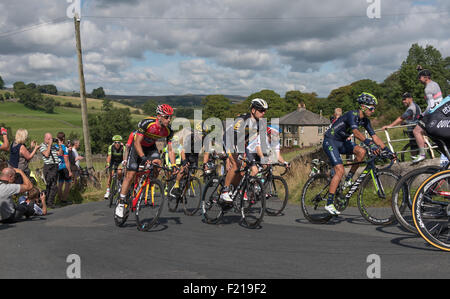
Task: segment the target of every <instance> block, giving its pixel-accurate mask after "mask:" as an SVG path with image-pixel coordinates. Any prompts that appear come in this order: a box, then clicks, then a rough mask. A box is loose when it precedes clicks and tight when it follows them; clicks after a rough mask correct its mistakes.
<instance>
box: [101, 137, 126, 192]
mask: <svg viewBox="0 0 450 299" xmlns="http://www.w3.org/2000/svg"><path fill="white" fill-rule="evenodd" d="M112 141H113V144H111V145H110V146H109V147H108V157H107V158H106V167H107V168H108V173H109V176H108V185H107V186H108V187H107V188H106V193H105V196H104V198H106V199H107V198H109V192H110V187H111V180H112V176H113V172H114V169H117V174H118V176H119V179H120V178H121V177H122V169H118V167H119V166H120V165H122V162H123V161H124V160H125V155H124V154H125V146H124V145H123V143H122V136H120V135H114V136H113V138H112Z"/></svg>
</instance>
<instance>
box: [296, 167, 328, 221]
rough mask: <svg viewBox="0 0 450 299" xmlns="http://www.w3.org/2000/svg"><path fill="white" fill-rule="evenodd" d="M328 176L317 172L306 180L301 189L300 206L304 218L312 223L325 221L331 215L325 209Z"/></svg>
mask: <svg viewBox="0 0 450 299" xmlns="http://www.w3.org/2000/svg"><path fill="white" fill-rule="evenodd" d="M329 186H330V178H329V177H328V176H327V175H326V174H324V173H319V174H316V175H315V176H313V177H311V178H309V179H308V180H307V181H306V184H305V186H304V187H303V190H302V198H301V207H302V212H303V215H304V216H305V218H306V219H307V220H308V221H309V222H311V223H314V224H322V223H327V222H328V221H329V220H330V219H331V217H332V215H331V214H330V213H328V212H327V211H326V210H325V206H326V205H327V199H328V189H329Z"/></svg>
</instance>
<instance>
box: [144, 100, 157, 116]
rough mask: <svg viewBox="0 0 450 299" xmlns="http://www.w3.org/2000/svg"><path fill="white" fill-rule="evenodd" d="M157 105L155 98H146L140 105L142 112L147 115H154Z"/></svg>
mask: <svg viewBox="0 0 450 299" xmlns="http://www.w3.org/2000/svg"><path fill="white" fill-rule="evenodd" d="M157 107H158V103H157V102H156V101H155V100H148V101H147V102H146V103H145V104H144V105H142V110H144V113H145V114H147V115H154V114H155V112H156V108H157Z"/></svg>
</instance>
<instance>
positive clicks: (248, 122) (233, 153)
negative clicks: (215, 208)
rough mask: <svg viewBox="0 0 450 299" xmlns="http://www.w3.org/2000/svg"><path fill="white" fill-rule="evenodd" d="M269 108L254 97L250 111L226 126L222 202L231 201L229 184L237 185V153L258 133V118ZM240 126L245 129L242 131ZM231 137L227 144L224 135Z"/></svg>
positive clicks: (263, 101)
mask: <svg viewBox="0 0 450 299" xmlns="http://www.w3.org/2000/svg"><path fill="white" fill-rule="evenodd" d="M268 108H269V105H268V104H267V102H266V101H265V100H263V99H260V98H256V99H253V100H252V101H251V104H250V107H249V109H250V112H249V113H247V114H244V115H241V116H238V118H237V119H236V121H235V122H234V124H233V126H231V127H229V128H227V130H226V132H225V134H224V145H225V150H226V152H227V154H228V162H227V164H228V167H227V168H228V172H227V175H226V177H225V184H224V188H223V192H222V194H221V195H220V198H221V199H222V200H223V201H224V202H232V201H233V200H232V198H231V196H230V194H229V192H230V186H231V184H233V185H234V186H237V185H238V184H239V180H240V178H241V177H240V174H237V173H236V171H237V170H238V169H239V168H240V162H239V160H238V156H239V153H240V152H241V153H244V152H245V150H246V148H247V146H248V144H249V143H251V142H253V141H254V140H255V139H256V138H257V137H258V134H259V130H260V128H259V120H260V119H262V118H263V117H264V115H265V113H266V111H267V109H268ZM242 128H244V129H245V131H243V132H242ZM227 136H229V137H231V136H232V137H233V139H234V146H233V144H227V142H226V140H227V139H226V137H227ZM241 145H244V148H243V149H241V148H240V146H241Z"/></svg>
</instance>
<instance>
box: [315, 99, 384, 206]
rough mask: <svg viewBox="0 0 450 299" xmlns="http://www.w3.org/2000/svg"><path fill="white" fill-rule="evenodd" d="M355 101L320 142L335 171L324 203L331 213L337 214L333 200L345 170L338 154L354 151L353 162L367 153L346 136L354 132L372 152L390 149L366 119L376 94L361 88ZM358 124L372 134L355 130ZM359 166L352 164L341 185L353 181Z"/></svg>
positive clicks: (373, 106) (374, 103)
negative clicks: (354, 158)
mask: <svg viewBox="0 0 450 299" xmlns="http://www.w3.org/2000/svg"><path fill="white" fill-rule="evenodd" d="M357 102H358V104H359V109H358V110H352V111H349V112H347V113H345V114H344V115H342V116H341V117H340V118H338V119H337V120H336V122H335V123H333V125H332V126H331V128H330V129H328V130H327V131H326V133H325V138H324V141H323V145H322V146H323V149H324V151H325V153H326V154H327V156H328V158H329V159H330V162H331V164H332V166H333V168H334V172H335V175H334V176H333V178H332V180H331V183H330V189H329V197H328V199H327V205H326V206H325V210H326V211H327V212H328V213H330V214H332V215H339V214H340V212H339V211H338V210H337V209H336V208H335V206H334V204H333V203H334V196H335V194H336V190H337V188H338V186H339V182H340V181H341V179H342V177H343V176H344V173H345V170H344V165H343V163H342V159H341V156H340V155H341V154H354V155H355V156H356V162H361V161H363V159H364V157H365V155H366V150H365V149H364V148H363V147H361V146H358V145H356V144H355V143H354V142H352V141H351V140H349V139H348V137H350V136H351V134H354V136H355V137H356V138H358V139H359V140H360V141H362V142H363V143H364V144H365V145H367V146H368V147H369V149H370V151H371V152H372V153H374V154H380V148H381V149H382V150H386V151H389V149H388V148H387V147H386V146H385V145H384V143H383V141H381V139H380V138H379V137H378V136H377V135H376V134H375V131H374V130H373V128H372V125H371V124H370V120H369V117H370V116H372V114H373V113H374V111H375V106H376V105H377V104H378V100H377V98H376V97H375V96H374V95H372V94H370V93H367V92H363V93H361V94H360V95H359V96H358V98H357ZM359 127H363V128H364V129H366V131H367V132H368V133H369V135H370V136H371V138H366V137H365V136H364V134H362V133H361V132H360V131H359V130H358V128H359ZM389 152H390V151H389ZM358 167H359V165H353V166H352V168H351V169H350V172H349V173H348V175H347V177H346V179H345V183H344V186H350V185H351V184H352V181H351V180H352V178H353V176H354V174H355V172H356V170H357V169H358Z"/></svg>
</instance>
